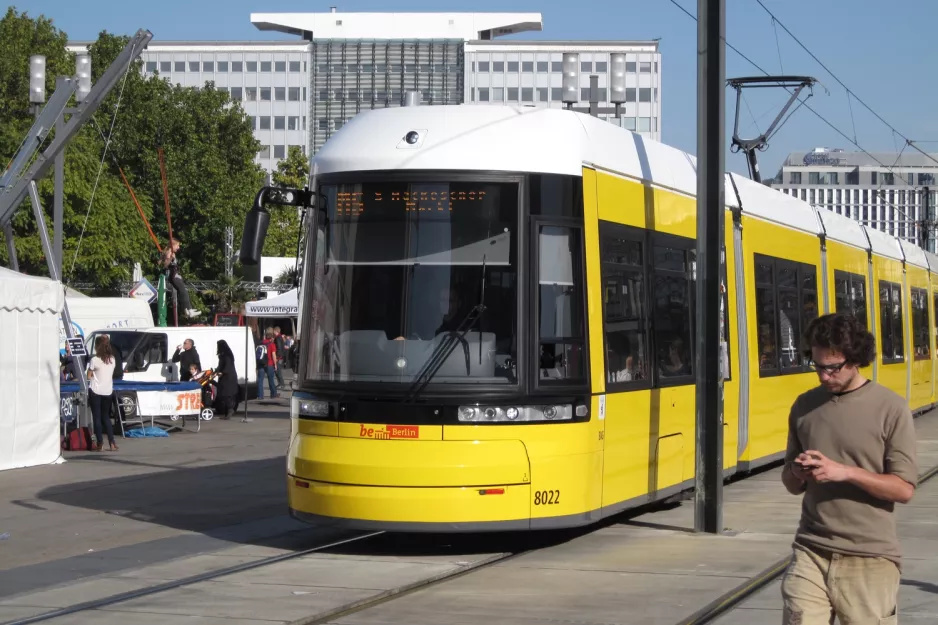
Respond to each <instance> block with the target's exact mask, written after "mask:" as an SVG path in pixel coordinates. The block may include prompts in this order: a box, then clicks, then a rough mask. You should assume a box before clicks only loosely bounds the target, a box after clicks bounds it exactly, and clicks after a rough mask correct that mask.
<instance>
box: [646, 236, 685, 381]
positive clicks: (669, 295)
mask: <svg viewBox="0 0 938 625" xmlns="http://www.w3.org/2000/svg"><path fill="white" fill-rule="evenodd" d="M690 243H691V245H693V241H691V242H690ZM692 254H693V251H692V250H688V249H687V248H683V247H678V246H676V245H675V244H672V243H670V242H661V243H657V244H656V245H655V246H654V247H653V249H652V256H653V259H654V262H653V265H652V271H653V273H652V275H653V280H654V290H653V293H652V296H653V300H652V302H653V303H652V317H653V318H654V320H655V322H654V345H655V351H656V354H655V362H656V363H657V370H658V371H657V373H658V379H659V380H660V382H661V383H662V384H669V383H678V382H684V380H682V378H687V377H690V376H693V373H694V369H693V358H694V355H693V352H694V350H693V335H692V334H691V297H692V291H691V289H692V288H693V281H692V279H691V278H692V277H693V276H692V273H691V272H692V267H693V265H692V262H693V260H694V259H693V257H692Z"/></svg>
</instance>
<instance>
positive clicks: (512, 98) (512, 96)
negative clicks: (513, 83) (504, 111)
mask: <svg viewBox="0 0 938 625" xmlns="http://www.w3.org/2000/svg"><path fill="white" fill-rule="evenodd" d="M508 101H509V102H518V88H517V87H508Z"/></svg>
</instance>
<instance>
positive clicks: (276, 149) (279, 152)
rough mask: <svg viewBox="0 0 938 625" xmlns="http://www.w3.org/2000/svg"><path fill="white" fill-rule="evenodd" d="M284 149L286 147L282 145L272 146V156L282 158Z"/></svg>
mask: <svg viewBox="0 0 938 625" xmlns="http://www.w3.org/2000/svg"><path fill="white" fill-rule="evenodd" d="M285 150H286V148H285V147H284V146H282V145H275V146H274V158H284V157H285V156H286V154H285Z"/></svg>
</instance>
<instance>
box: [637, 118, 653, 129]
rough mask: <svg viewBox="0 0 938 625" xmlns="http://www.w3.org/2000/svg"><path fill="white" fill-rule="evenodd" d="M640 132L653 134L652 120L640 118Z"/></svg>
mask: <svg viewBox="0 0 938 625" xmlns="http://www.w3.org/2000/svg"><path fill="white" fill-rule="evenodd" d="M638 131H639V132H651V118H650V117H639V118H638Z"/></svg>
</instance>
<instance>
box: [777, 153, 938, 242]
mask: <svg viewBox="0 0 938 625" xmlns="http://www.w3.org/2000/svg"><path fill="white" fill-rule="evenodd" d="M877 161H878V162H877ZM936 161H938V154H932V155H930V156H926V155H924V154H921V153H917V152H912V153H902V154H896V153H883V154H873V155H872V156H870V155H867V154H865V153H863V152H845V151H843V150H840V149H828V148H816V149H815V150H813V151H811V152H795V153H792V154H790V155H789V156H788V158H787V159H785V162H784V163H783V164H782V168H781V170H780V171H779V173H778V176H777V177H776V179H775V180H774V181H772V182H771V186H772V187H773V188H775V189H778V190H780V191H782V192H783V193H787V194H788V195H792V196H794V197H797V198H798V199H800V200H803V201H805V202H808V203H809V204H811V205H812V206H815V207H817V208H823V209H826V210H828V211H831V212H834V213H837V214H838V215H844V216H846V217H850V218H851V219H854V220H856V221H858V222H860V223H861V224H863V225H865V226H869V227H871V228H875V229H877V230H880V231H882V232H884V233H886V234H889V235H891V236H895V237H897V238H899V239H902V240H905V241H908V242H910V243H913V244H915V245H920V244H921V243H922V234H923V230H922V227H923V224H924V220H925V219H926V217H927V215H926V214H925V203H926V201H927V202H928V203H929V205H930V206H931V207H932V209H934V207H935V202H936V200H938V197H936V195H938V193H936V192H938V185H936V184H935V183H936V179H938V162H936ZM880 163H882V164H885V165H886V166H887V167H884V166H883V165H881V164H880ZM926 190H927V191H926ZM926 192H927V195H926ZM931 251H935V250H931Z"/></svg>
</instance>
